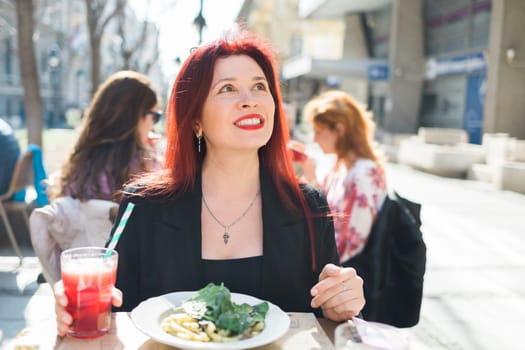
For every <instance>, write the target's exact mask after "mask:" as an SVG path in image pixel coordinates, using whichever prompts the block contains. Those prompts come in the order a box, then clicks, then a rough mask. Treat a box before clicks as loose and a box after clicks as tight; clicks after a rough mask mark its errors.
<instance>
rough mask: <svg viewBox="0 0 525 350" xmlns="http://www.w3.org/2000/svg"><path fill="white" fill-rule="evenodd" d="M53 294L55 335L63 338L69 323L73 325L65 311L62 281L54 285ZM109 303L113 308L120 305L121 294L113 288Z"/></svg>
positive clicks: (65, 301)
mask: <svg viewBox="0 0 525 350" xmlns="http://www.w3.org/2000/svg"><path fill="white" fill-rule="evenodd" d="M53 289H54V294H55V314H56V320H57V334H58V336H59V337H63V336H65V335H66V334H67V331H68V329H69V327H70V326H71V323H73V317H72V316H71V315H70V314H69V313H68V312H67V311H66V306H67V302H68V301H67V297H66V294H65V293H64V284H63V283H62V281H58V282H57V283H55V285H54V287H53ZM111 303H112V304H113V306H115V307H119V306H121V305H122V292H121V291H120V290H119V289H117V288H115V287H113V290H112V299H111Z"/></svg>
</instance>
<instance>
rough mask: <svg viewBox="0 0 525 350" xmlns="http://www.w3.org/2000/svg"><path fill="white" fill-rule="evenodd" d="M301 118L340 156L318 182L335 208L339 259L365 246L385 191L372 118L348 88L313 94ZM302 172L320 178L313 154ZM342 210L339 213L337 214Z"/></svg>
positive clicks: (328, 149) (325, 146)
mask: <svg viewBox="0 0 525 350" xmlns="http://www.w3.org/2000/svg"><path fill="white" fill-rule="evenodd" d="M303 118H304V119H305V120H308V121H310V122H311V123H312V125H313V129H314V135H315V136H314V141H315V142H316V143H317V144H318V145H319V146H320V148H321V149H322V150H323V152H324V153H326V154H333V155H335V157H336V160H335V165H334V167H333V169H331V171H328V172H327V173H326V176H324V178H323V179H322V180H321V181H320V183H319V184H318V186H319V188H320V189H322V190H323V192H324V193H325V194H326V197H327V200H328V204H329V205H330V209H331V210H332V213H334V226H335V237H336V242H337V247H338V251H339V257H340V262H341V263H342V264H343V263H345V262H347V261H348V260H349V259H350V258H352V257H353V256H355V255H356V254H358V253H359V252H360V251H361V250H362V249H363V248H364V246H365V244H366V241H367V239H368V236H369V234H370V230H371V228H372V224H373V223H374V220H375V218H376V216H377V214H378V213H379V210H380V209H381V206H382V204H383V201H384V199H385V197H386V194H387V187H386V180H385V173H384V167H383V163H382V156H381V154H380V153H379V152H378V150H377V149H375V148H374V139H373V137H374V127H375V125H374V122H373V121H372V119H371V118H370V115H369V113H368V112H367V111H366V110H365V108H364V107H363V106H361V105H360V104H359V103H358V102H357V101H355V100H354V99H353V98H352V97H351V96H350V95H349V94H347V93H346V92H344V91H340V90H331V91H326V92H324V93H322V94H321V95H319V96H317V97H315V98H313V99H312V100H310V101H309V102H308V103H307V104H306V105H305V107H304V110H303ZM300 164H301V165H303V166H304V167H303V169H304V172H303V175H304V176H305V177H306V178H307V179H308V180H309V182H310V183H312V182H316V176H315V170H314V169H313V168H312V167H311V166H309V165H311V164H312V163H311V162H310V161H309V160H303V161H301V162H300ZM339 214H340V215H339Z"/></svg>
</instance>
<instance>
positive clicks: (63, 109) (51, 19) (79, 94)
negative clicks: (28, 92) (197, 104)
mask: <svg viewBox="0 0 525 350" xmlns="http://www.w3.org/2000/svg"><path fill="white" fill-rule="evenodd" d="M35 4H36V5H35V8H34V11H35V13H34V17H35V30H34V33H35V34H34V39H35V40H34V43H35V55H36V61H37V69H38V74H39V81H40V95H41V97H42V107H43V114H44V115H43V118H44V126H45V127H64V126H71V125H75V124H77V123H78V121H79V119H80V117H81V113H82V111H83V110H84V109H85V108H86V107H87V106H88V104H89V102H90V99H91V79H90V76H91V72H90V46H89V34H88V32H87V24H86V2H85V1H84V0H59V1H52V2H37V3H35ZM108 8H112V6H111V2H110V3H109V6H108ZM125 11H126V14H125V18H126V20H127V22H126V24H125V27H124V31H125V34H126V38H125V39H127V40H128V41H129V42H131V43H132V44H135V43H136V42H140V43H141V45H138V49H137V52H136V53H135V55H134V56H133V62H131V63H132V65H131V67H128V68H130V69H135V70H138V71H142V72H145V71H146V70H147V71H148V75H149V76H150V77H151V79H152V80H153V81H154V83H155V84H156V85H157V86H158V88H159V89H160V88H164V85H165V82H164V81H163V77H162V73H161V71H160V63H159V62H158V61H157V60H156V58H154V59H152V56H158V48H157V41H156V40H152V38H156V37H157V36H158V28H157V27H156V25H154V24H152V23H149V22H143V21H141V20H140V19H138V18H137V16H135V14H134V13H133V11H131V9H129V8H126V9H125ZM143 26H145V27H144V30H145V31H146V35H145V37H146V39H148V40H143V38H141V37H140V35H141V30H139V29H141V28H142V27H143ZM141 40H142V41H141ZM122 41H123V38H122V35H121V34H119V30H118V28H117V22H116V20H112V21H111V22H110V24H109V25H108V26H107V27H106V30H105V32H104V35H103V40H102V50H101V55H102V57H101V64H102V67H101V75H102V76H101V80H104V79H105V77H107V76H108V75H110V74H112V73H113V72H115V71H117V70H119V69H123V68H126V67H125V63H124V62H123V55H122V54H121V44H122ZM17 46H18V44H17V24H16V9H15V6H14V3H13V2H11V1H0V117H1V118H2V119H4V120H7V121H8V122H9V123H10V124H11V125H12V126H13V127H14V128H23V127H25V119H26V115H25V107H24V97H23V96H24V91H23V87H22V77H21V71H20V67H19V59H18V48H17ZM128 63H130V62H128ZM146 65H147V66H148V67H145V66H146Z"/></svg>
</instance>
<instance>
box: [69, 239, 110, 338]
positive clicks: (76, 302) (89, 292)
mask: <svg viewBox="0 0 525 350" xmlns="http://www.w3.org/2000/svg"><path fill="white" fill-rule="evenodd" d="M107 252H108V249H106V248H99V247H84V248H72V249H68V250H65V251H63V252H62V254H61V256H60V266H61V270H62V282H63V283H64V291H65V294H66V296H67V299H68V303H67V307H66V310H67V312H68V313H69V314H71V316H72V317H73V323H72V325H71V327H70V329H69V331H68V335H70V336H72V337H75V338H87V339H89V338H96V337H99V336H101V335H103V334H106V333H107V332H108V331H109V329H110V327H111V299H112V289H113V286H114V285H115V280H116V274H117V263H118V254H117V252H116V251H114V250H110V251H109V253H108V254H106V253H107ZM106 255H107V256H106Z"/></svg>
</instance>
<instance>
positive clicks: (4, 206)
mask: <svg viewBox="0 0 525 350" xmlns="http://www.w3.org/2000/svg"><path fill="white" fill-rule="evenodd" d="M32 184H33V152H31V151H26V152H25V153H23V154H22V155H21V156H20V158H18V161H17V162H16V165H15V168H14V170H13V176H12V177H11V183H10V185H9V188H8V190H7V192H6V193H3V194H0V216H1V217H2V222H3V224H4V226H5V229H6V231H7V235H8V236H9V240H10V241H11V245H12V246H13V249H14V251H15V253H16V255H17V256H18V257H19V259H20V262H19V263H20V264H22V259H23V255H22V251H21V250H20V247H19V246H18V242H17V241H16V236H15V234H14V232H13V228H12V227H11V223H10V222H9V218H8V216H7V211H21V212H22V214H23V217H24V221H25V223H26V225H27V228H28V230H29V218H28V215H27V204H26V203H25V201H24V202H18V201H13V200H12V196H13V194H15V193H16V192H18V191H20V190H22V189H24V188H26V187H27V186H29V185H32Z"/></svg>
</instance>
